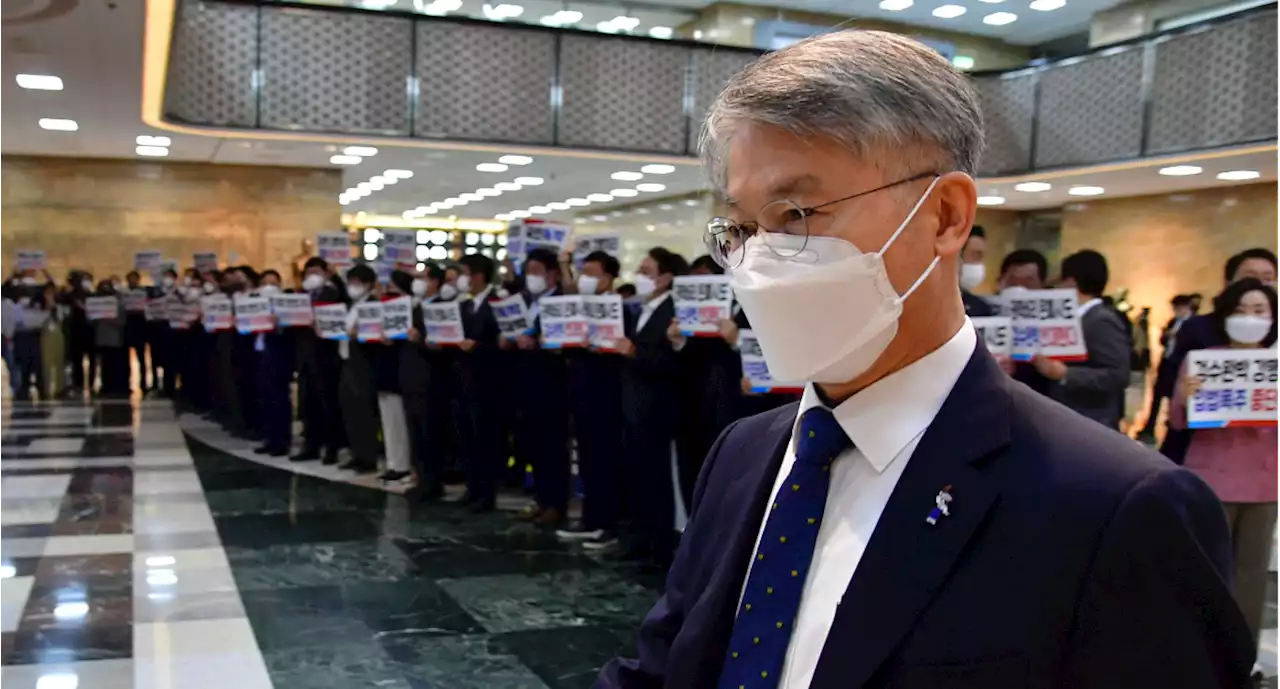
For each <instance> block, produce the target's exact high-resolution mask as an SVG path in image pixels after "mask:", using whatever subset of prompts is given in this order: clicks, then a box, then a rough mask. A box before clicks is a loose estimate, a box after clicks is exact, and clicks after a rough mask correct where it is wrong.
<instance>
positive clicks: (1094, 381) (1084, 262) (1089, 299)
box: [1032, 249, 1133, 430]
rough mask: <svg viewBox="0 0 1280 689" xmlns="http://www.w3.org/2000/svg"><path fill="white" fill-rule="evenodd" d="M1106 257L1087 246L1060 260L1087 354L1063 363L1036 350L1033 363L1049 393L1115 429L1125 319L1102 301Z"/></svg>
mask: <svg viewBox="0 0 1280 689" xmlns="http://www.w3.org/2000/svg"><path fill="white" fill-rule="evenodd" d="M1108 277H1109V275H1108V271H1107V259H1105V258H1103V256H1102V254H1100V253H1098V252H1096V251H1092V250H1089V249H1086V250H1084V251H1079V252H1076V253H1074V254H1072V255H1070V256H1068V257H1066V258H1065V259H1063V261H1062V283H1061V284H1062V286H1063V287H1074V288H1075V289H1076V292H1078V293H1079V301H1078V304H1079V306H1078V308H1077V311H1076V314H1077V315H1078V316H1079V317H1080V330H1081V331H1082V332H1083V334H1084V344H1085V347H1086V349H1088V358H1087V359H1085V360H1084V361H1073V362H1071V363H1063V362H1061V361H1055V360H1052V359H1046V358H1044V357H1042V356H1039V355H1037V356H1036V358H1035V359H1034V360H1032V364H1033V365H1034V366H1035V367H1036V371H1038V372H1039V373H1040V375H1042V376H1044V377H1045V378H1048V379H1049V380H1050V381H1053V382H1052V383H1051V384H1050V385H1049V396H1050V397H1052V398H1053V399H1055V400H1057V401H1059V402H1061V403H1063V404H1065V405H1066V406H1068V407H1070V408H1071V409H1074V410H1076V411H1077V412H1079V413H1081V414H1083V415H1084V416H1087V417H1089V418H1090V419H1093V420H1094V421H1097V422H1098V423H1100V424H1102V425H1104V426H1106V427H1107V428H1114V429H1117V430H1118V429H1119V428H1120V419H1121V417H1123V415H1124V391H1125V388H1127V387H1129V353H1130V352H1131V351H1132V350H1133V341H1132V340H1131V339H1130V337H1129V330H1128V324H1127V323H1126V322H1125V320H1124V318H1123V317H1121V316H1120V314H1119V313H1117V312H1116V310H1115V309H1114V308H1112V307H1111V306H1110V305H1108V304H1106V303H1104V302H1103V300H1102V294H1103V292H1105V291H1106V289H1107V279H1108Z"/></svg>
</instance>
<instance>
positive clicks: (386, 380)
mask: <svg viewBox="0 0 1280 689" xmlns="http://www.w3.org/2000/svg"><path fill="white" fill-rule="evenodd" d="M412 292H413V276H412V275H409V274H408V273H406V272H404V271H403V270H393V271H391V281H390V282H389V283H388V284H387V287H386V291H385V292H384V293H383V295H382V302H383V304H387V303H388V302H390V301H393V300H396V299H400V298H402V297H404V298H408V297H409V295H410V294H412ZM383 314H384V315H383V326H382V329H383V339H382V348H381V349H379V350H377V353H376V354H375V356H374V359H375V362H374V368H375V370H376V376H375V377H376V378H377V388H378V412H379V417H380V418H381V419H382V443H383V454H384V455H385V456H386V458H387V468H386V471H385V472H383V473H382V475H381V476H379V477H378V478H379V479H380V480H382V481H383V482H385V483H387V484H390V485H394V486H399V487H403V488H408V487H411V486H412V485H413V475H412V473H411V472H410V468H411V466H412V465H411V463H412V461H413V445H412V441H411V439H410V433H411V432H412V431H411V430H410V428H409V421H408V416H407V415H406V414H405V402H404V396H403V395H402V393H401V386H400V361H401V358H402V356H403V350H404V349H407V348H411V347H413V345H411V344H410V343H409V342H408V340H407V337H402V336H398V335H395V334H394V333H397V332H405V331H407V330H408V323H407V320H408V319H407V318H406V319H405V320H406V323H404V324H401V323H398V322H397V323H391V322H390V321H389V320H388V318H387V317H386V311H385V310H384V312H383ZM395 318H396V320H398V319H399V317H398V316H397V317H395ZM392 338H394V339H392Z"/></svg>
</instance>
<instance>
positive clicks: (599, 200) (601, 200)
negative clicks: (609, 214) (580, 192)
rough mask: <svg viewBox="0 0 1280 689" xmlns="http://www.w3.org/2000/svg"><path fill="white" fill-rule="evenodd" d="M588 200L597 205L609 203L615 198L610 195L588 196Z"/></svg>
mask: <svg viewBox="0 0 1280 689" xmlns="http://www.w3.org/2000/svg"><path fill="white" fill-rule="evenodd" d="M587 200H588V201H592V202H595V203H608V202H609V201H612V200H613V197H612V196H610V195H608V194H587Z"/></svg>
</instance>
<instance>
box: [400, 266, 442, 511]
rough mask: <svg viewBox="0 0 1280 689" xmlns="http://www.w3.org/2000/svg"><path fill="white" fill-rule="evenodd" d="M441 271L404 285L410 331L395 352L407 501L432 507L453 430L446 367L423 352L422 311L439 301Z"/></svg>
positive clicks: (431, 269) (439, 494)
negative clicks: (410, 489)
mask: <svg viewBox="0 0 1280 689" xmlns="http://www.w3.org/2000/svg"><path fill="white" fill-rule="evenodd" d="M443 283H444V269H443V268H441V267H440V266H438V265H436V264H434V263H429V264H427V266H426V268H425V269H424V270H422V271H420V272H419V273H418V274H417V275H416V276H414V278H413V281H412V282H411V283H410V285H409V291H410V292H411V293H412V295H413V327H412V328H411V329H410V330H409V338H408V342H405V343H403V345H402V346H401V347H400V394H401V396H402V397H403V400H404V411H405V423H406V424H407V426H408V430H409V449H410V455H411V456H412V459H413V466H414V468H415V469H416V471H417V473H418V482H417V486H416V488H415V490H414V493H413V497H414V498H415V499H417V500H418V501H420V502H434V501H436V500H439V499H440V498H441V497H443V496H444V485H443V482H442V472H443V469H444V461H445V453H446V448H447V447H449V446H450V434H451V433H452V432H453V424H451V423H449V401H450V399H451V395H450V393H449V391H450V389H451V386H450V385H449V367H448V362H447V360H445V359H443V353H442V352H437V351H433V350H431V349H429V348H427V347H426V344H425V342H424V341H423V334H424V333H425V332H426V326H425V324H424V323H423V319H422V305H423V304H431V303H434V302H436V301H439V300H440V288H441V286H442V285H443Z"/></svg>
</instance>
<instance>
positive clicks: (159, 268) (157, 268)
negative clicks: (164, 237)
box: [151, 258, 178, 285]
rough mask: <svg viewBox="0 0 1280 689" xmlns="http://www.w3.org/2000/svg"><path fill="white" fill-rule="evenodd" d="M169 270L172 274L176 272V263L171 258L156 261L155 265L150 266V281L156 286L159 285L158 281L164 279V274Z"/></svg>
mask: <svg viewBox="0 0 1280 689" xmlns="http://www.w3.org/2000/svg"><path fill="white" fill-rule="evenodd" d="M171 270H172V271H173V272H174V273H177V272H178V262H177V261H175V260H173V259H172V258H165V259H161V260H159V261H156V264H155V265H153V266H151V280H152V281H153V282H155V283H156V284H157V285H158V284H160V281H161V280H163V279H164V274H165V273H167V272H169V271H171Z"/></svg>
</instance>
